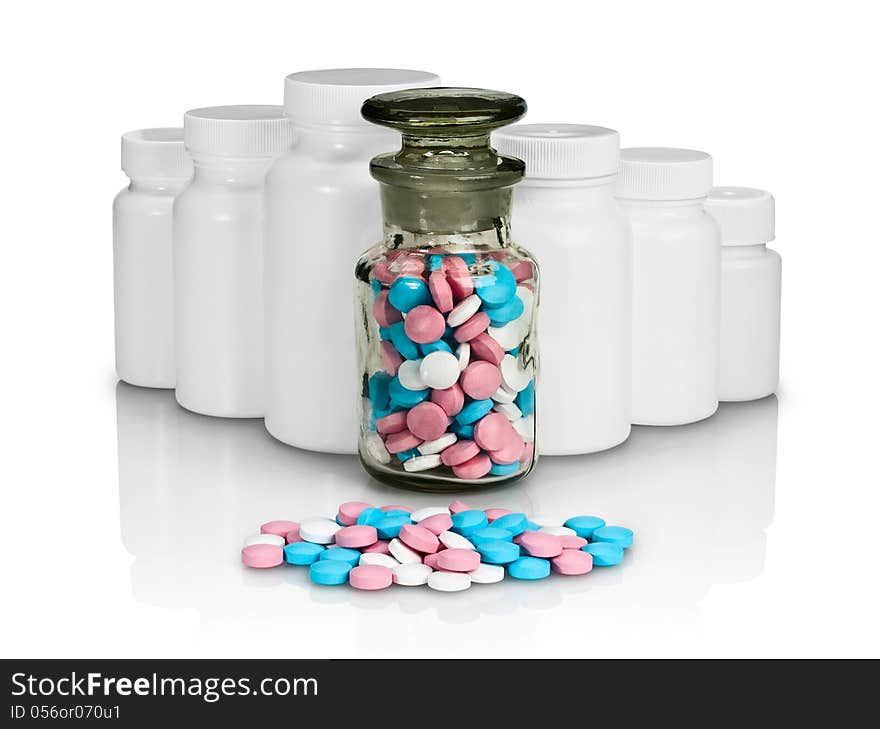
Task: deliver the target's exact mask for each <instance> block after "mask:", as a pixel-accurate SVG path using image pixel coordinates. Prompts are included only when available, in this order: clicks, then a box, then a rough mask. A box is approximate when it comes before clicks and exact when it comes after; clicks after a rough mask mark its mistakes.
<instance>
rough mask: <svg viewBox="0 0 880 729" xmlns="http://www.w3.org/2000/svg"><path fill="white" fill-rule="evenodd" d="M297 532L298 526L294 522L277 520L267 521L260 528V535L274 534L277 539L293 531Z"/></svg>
mask: <svg viewBox="0 0 880 729" xmlns="http://www.w3.org/2000/svg"><path fill="white" fill-rule="evenodd" d="M294 529H295V530H296V531H299V524H297V523H296V522H295V521H286V520H284V519H279V520H277V521H267V522H266V523H265V524H263V525H262V526H261V527H260V534H274V535H275V536H278V537H284V536H287V533H288V532H292V531H293V530H294Z"/></svg>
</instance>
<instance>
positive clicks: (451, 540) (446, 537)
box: [437, 532, 476, 550]
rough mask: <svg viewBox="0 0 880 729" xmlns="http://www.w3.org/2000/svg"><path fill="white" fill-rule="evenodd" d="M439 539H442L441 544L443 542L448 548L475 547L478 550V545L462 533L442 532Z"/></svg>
mask: <svg viewBox="0 0 880 729" xmlns="http://www.w3.org/2000/svg"><path fill="white" fill-rule="evenodd" d="M437 539H439V540H440V544H442V545H443V546H444V547H446V548H447V549H473V550H476V547H475V546H474V545H473V544H471V542H470V541H469V540H467V539H465V538H464V537H463V536H461V534H456V533H455V532H440V533H439V534H438V535H437Z"/></svg>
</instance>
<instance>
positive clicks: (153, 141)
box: [122, 127, 193, 179]
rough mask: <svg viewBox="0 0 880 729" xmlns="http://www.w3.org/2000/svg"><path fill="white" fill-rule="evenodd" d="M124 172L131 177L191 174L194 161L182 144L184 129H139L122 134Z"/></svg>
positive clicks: (168, 176) (182, 177) (167, 176)
mask: <svg viewBox="0 0 880 729" xmlns="http://www.w3.org/2000/svg"><path fill="white" fill-rule="evenodd" d="M122 171H123V172H125V174H126V175H128V176H129V177H147V178H172V179H173V178H181V179H188V178H190V177H192V173H193V165H192V160H191V159H190V158H189V155H188V154H187V153H186V149H185V148H184V146H183V129H181V128H180V127H166V128H159V129H136V130H134V131H133V132H126V133H125V134H123V135H122Z"/></svg>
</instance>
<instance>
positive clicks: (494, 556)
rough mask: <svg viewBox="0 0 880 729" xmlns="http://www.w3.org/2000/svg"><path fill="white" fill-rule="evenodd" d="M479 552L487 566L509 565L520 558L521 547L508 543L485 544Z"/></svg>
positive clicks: (479, 548)
mask: <svg viewBox="0 0 880 729" xmlns="http://www.w3.org/2000/svg"><path fill="white" fill-rule="evenodd" d="M477 552H479V554H480V556H481V557H482V560H483V562H485V563H486V564H509V563H510V562H513V561H514V560H516V559H519V557H520V551H519V546H518V545H516V544H513V542H507V541H495V542H483V543H482V544H478V545H477Z"/></svg>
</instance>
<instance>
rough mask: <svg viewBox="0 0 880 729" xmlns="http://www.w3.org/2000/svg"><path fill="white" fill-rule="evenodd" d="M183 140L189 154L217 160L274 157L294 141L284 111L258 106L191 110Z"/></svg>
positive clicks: (213, 107)
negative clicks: (203, 155) (218, 158)
mask: <svg viewBox="0 0 880 729" xmlns="http://www.w3.org/2000/svg"><path fill="white" fill-rule="evenodd" d="M183 137H184V142H185V143H186V148H187V150H188V151H189V153H190V154H191V155H193V156H197V155H200V154H206V155H214V156H217V157H275V156H276V155H278V154H281V153H282V152H284V151H285V150H286V149H287V148H288V147H290V145H291V142H292V141H293V134H292V130H291V127H290V122H289V121H288V119H287V117H286V116H284V109H283V108H282V107H280V106H270V105H261V104H245V105H241V106H210V107H205V108H203V109H191V110H190V111H188V112H186V114H184V117H183Z"/></svg>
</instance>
